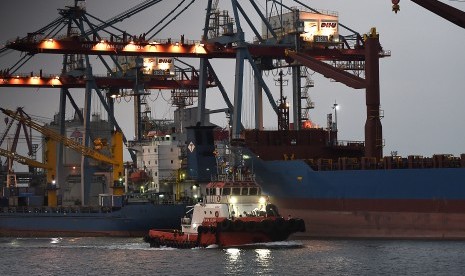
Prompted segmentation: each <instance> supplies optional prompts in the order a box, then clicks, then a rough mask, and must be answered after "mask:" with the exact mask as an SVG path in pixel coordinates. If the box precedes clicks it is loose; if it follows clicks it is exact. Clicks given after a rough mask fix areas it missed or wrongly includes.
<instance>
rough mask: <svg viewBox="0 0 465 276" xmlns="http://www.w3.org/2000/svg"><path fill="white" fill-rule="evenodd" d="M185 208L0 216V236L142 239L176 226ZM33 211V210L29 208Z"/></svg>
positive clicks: (143, 207)
mask: <svg viewBox="0 0 465 276" xmlns="http://www.w3.org/2000/svg"><path fill="white" fill-rule="evenodd" d="M185 209H186V205H184V204H178V205H154V204H129V205H127V206H123V208H121V209H120V210H116V211H111V212H96V213H79V212H76V213H72V212H68V213H67V212H57V213H43V212H38V213H34V212H33V211H32V212H30V213H19V212H15V213H8V212H4V213H0V236H3V237H99V236H108V237H143V236H144V235H146V233H147V231H148V229H151V228H153V227H158V228H160V229H171V228H173V227H175V226H177V225H179V221H180V218H181V217H182V216H183V215H184V213H185ZM32 210H33V209H32Z"/></svg>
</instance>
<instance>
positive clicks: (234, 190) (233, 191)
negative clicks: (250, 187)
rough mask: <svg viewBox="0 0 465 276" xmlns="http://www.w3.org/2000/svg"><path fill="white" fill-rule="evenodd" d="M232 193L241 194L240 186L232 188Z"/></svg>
mask: <svg viewBox="0 0 465 276" xmlns="http://www.w3.org/2000/svg"><path fill="white" fill-rule="evenodd" d="M232 194H233V195H240V194H241V188H232Z"/></svg>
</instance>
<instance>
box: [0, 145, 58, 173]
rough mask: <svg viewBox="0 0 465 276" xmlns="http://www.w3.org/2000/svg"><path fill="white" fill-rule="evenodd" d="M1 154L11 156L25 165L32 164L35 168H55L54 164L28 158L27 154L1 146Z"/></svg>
mask: <svg viewBox="0 0 465 276" xmlns="http://www.w3.org/2000/svg"><path fill="white" fill-rule="evenodd" d="M0 155H2V156H5V157H8V158H11V159H13V160H14V161H16V162H18V163H21V164H23V165H28V166H32V167H35V168H41V169H46V170H50V169H53V168H52V166H51V165H49V164H45V163H42V162H39V161H37V160H34V159H30V158H27V157H25V156H22V155H19V154H17V153H14V152H11V151H8V150H5V149H2V148H0Z"/></svg>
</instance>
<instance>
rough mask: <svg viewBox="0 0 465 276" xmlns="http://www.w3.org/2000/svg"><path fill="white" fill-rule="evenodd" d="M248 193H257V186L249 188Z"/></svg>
mask: <svg viewBox="0 0 465 276" xmlns="http://www.w3.org/2000/svg"><path fill="white" fill-rule="evenodd" d="M249 195H258V188H250V191H249Z"/></svg>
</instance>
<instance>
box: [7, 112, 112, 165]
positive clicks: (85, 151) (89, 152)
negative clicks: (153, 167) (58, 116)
mask: <svg viewBox="0 0 465 276" xmlns="http://www.w3.org/2000/svg"><path fill="white" fill-rule="evenodd" d="M0 110H1V111H2V112H3V113H4V114H5V115H7V116H10V117H11V118H13V119H15V120H17V121H20V122H22V123H24V124H25V125H27V126H29V127H30V128H32V129H34V130H37V131H38V132H40V133H42V134H43V135H45V136H46V137H48V138H50V139H53V140H55V141H57V142H61V143H63V145H64V146H66V147H68V148H71V149H73V150H75V151H77V152H79V153H81V154H82V155H84V156H87V157H90V158H93V159H95V160H98V161H102V162H105V163H108V164H112V165H117V166H119V165H121V164H120V162H119V161H118V160H115V159H113V158H111V157H108V156H106V155H103V154H101V153H99V152H97V151H95V150H93V149H91V148H89V147H86V146H83V145H81V144H79V143H78V142H76V141H74V140H72V139H69V138H67V137H64V136H62V135H60V134H58V133H56V132H55V131H53V130H51V129H48V128H46V127H43V126H41V125H39V124H38V123H36V122H34V121H32V120H30V119H28V118H25V117H24V116H21V115H18V114H16V113H15V112H13V111H11V110H8V109H4V108H0Z"/></svg>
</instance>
